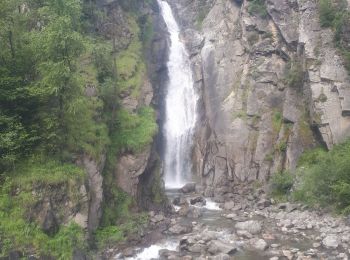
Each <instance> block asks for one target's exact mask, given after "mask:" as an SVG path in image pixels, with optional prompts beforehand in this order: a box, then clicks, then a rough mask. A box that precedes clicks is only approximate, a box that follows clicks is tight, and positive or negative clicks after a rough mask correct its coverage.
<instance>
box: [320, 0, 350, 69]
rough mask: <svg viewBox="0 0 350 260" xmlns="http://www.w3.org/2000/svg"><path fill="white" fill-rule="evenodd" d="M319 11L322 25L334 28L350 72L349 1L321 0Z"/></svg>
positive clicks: (335, 38)
mask: <svg viewBox="0 0 350 260" xmlns="http://www.w3.org/2000/svg"><path fill="white" fill-rule="evenodd" d="M319 13H320V23H321V26H322V27H329V28H332V29H333V30H334V32H335V37H334V42H335V44H336V46H337V47H338V49H339V52H340V53H341V55H342V57H343V59H344V65H345V67H346V69H347V70H348V72H349V73H350V44H349V43H350V39H349V33H350V31H349V28H350V12H349V11H348V2H347V1H346V0H320V2H319Z"/></svg>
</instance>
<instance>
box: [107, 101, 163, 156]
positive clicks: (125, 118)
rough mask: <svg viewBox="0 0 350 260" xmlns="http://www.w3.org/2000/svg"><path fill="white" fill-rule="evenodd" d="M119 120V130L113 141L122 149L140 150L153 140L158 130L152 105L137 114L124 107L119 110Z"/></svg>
mask: <svg viewBox="0 0 350 260" xmlns="http://www.w3.org/2000/svg"><path fill="white" fill-rule="evenodd" d="M117 122H118V126H117V132H116V133H115V135H114V136H112V141H113V143H114V144H115V145H116V146H117V147H119V148H120V149H121V150H125V149H126V150H129V151H131V152H140V151H141V150H142V149H143V148H144V147H145V146H146V145H148V144H150V143H151V142H152V140H153V137H154V135H155V134H156V133H157V131H158V125H157V123H156V121H155V114H154V110H153V109H152V108H151V107H143V108H141V109H139V111H138V113H137V114H134V113H130V112H128V111H127V110H123V109H122V110H120V111H119V112H118V116H117Z"/></svg>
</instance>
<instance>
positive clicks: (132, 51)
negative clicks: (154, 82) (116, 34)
mask: <svg viewBox="0 0 350 260" xmlns="http://www.w3.org/2000/svg"><path fill="white" fill-rule="evenodd" d="M129 28H130V29H131V32H132V33H133V38H132V40H131V42H130V44H129V45H128V47H127V48H126V49H125V50H122V51H120V52H119V53H118V55H117V57H116V69H117V74H118V87H119V91H129V90H131V91H132V94H133V96H135V97H138V95H139V89H140V87H141V84H142V80H143V78H144V76H145V73H146V64H145V62H144V57H143V48H144V47H145V44H149V41H150V38H149V37H152V30H151V23H150V22H148V25H147V22H146V25H145V28H143V31H141V30H140V28H139V26H138V24H137V23H136V21H135V19H134V18H132V17H129ZM143 33H144V34H143ZM140 35H141V39H140V37H139V36H140ZM142 37H143V38H142Z"/></svg>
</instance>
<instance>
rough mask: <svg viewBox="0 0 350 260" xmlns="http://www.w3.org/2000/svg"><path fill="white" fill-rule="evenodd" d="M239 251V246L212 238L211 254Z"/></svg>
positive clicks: (210, 244) (209, 250)
mask: <svg viewBox="0 0 350 260" xmlns="http://www.w3.org/2000/svg"><path fill="white" fill-rule="evenodd" d="M236 251H237V247H236V246H234V245H231V244H228V243H225V242H222V241H220V240H212V241H211V242H210V243H209V248H208V252H209V253H211V254H214V255H215V254H219V253H224V254H228V255H230V254H234V253H235V252H236Z"/></svg>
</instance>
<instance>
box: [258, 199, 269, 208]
mask: <svg viewBox="0 0 350 260" xmlns="http://www.w3.org/2000/svg"><path fill="white" fill-rule="evenodd" d="M270 205H271V201H270V200H268V199H261V200H259V201H258V203H257V206H258V209H264V208H267V207H269V206H270Z"/></svg>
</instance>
